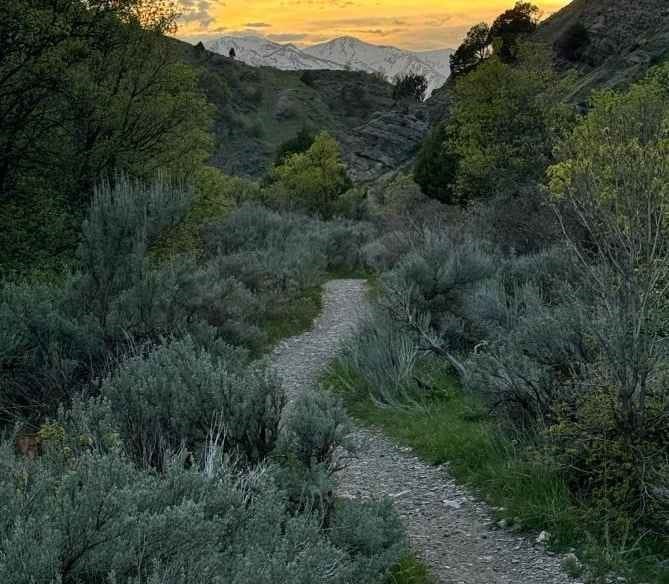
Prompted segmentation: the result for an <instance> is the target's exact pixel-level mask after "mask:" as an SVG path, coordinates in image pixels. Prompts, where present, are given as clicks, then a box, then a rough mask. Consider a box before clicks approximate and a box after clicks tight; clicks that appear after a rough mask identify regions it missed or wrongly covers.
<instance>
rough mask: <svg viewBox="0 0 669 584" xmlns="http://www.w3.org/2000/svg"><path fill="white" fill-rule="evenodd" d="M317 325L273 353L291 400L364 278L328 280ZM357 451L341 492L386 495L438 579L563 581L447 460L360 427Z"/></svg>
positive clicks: (335, 342) (332, 339) (321, 357)
mask: <svg viewBox="0 0 669 584" xmlns="http://www.w3.org/2000/svg"><path fill="white" fill-rule="evenodd" d="M323 304H324V306H323V313H322V315H321V316H320V317H319V318H318V319H317V320H316V322H315V323H314V328H313V329H312V330H311V331H309V332H307V333H304V334H303V335H300V336H297V337H293V338H291V339H287V340H285V341H283V342H282V343H281V344H280V345H279V346H278V347H277V348H276V349H275V350H274V352H273V353H272V363H273V367H274V369H275V371H276V372H277V373H278V375H279V376H280V377H281V379H282V381H283V384H284V387H285V389H286V392H287V394H288V398H289V400H292V399H294V398H295V397H296V396H297V395H298V394H299V392H300V391H302V390H304V388H306V387H308V386H312V385H314V384H316V383H317V380H318V376H319V375H320V374H321V372H322V371H323V368H324V367H326V366H327V364H328V363H329V362H330V361H331V359H332V358H333V357H334V355H335V354H336V351H337V348H338V346H340V344H341V342H342V341H344V340H345V339H346V338H347V337H349V336H350V335H352V334H353V333H354V331H355V327H356V325H357V324H358V323H359V322H360V320H361V318H362V317H363V315H364V313H365V311H366V310H367V307H368V305H367V301H366V283H365V281H364V280H333V281H331V282H329V283H328V284H326V286H325V297H324V303H323ZM354 440H355V442H356V445H357V447H358V448H357V452H358V454H357V457H356V459H355V460H353V461H351V462H350V464H349V466H348V467H347V468H346V469H345V470H343V471H342V472H341V473H340V476H339V494H340V495H341V496H343V497H354V498H363V499H364V498H368V497H377V498H378V497H381V496H384V495H385V496H388V497H390V498H392V499H393V501H394V505H395V508H396V509H397V511H398V512H399V513H400V515H401V516H402V519H403V521H404V524H405V526H406V529H407V532H408V534H409V540H410V542H411V546H412V548H413V550H414V551H415V553H416V554H417V555H418V557H420V558H421V559H422V560H423V561H424V562H425V563H426V564H427V566H429V568H430V570H431V572H432V574H433V576H434V577H435V579H436V580H437V582H439V583H440V584H566V583H569V582H572V583H573V580H571V579H570V578H568V577H567V576H566V575H564V574H563V573H562V571H561V569H560V563H561V561H560V557H558V556H556V555H552V554H551V553H549V552H547V551H546V550H544V548H543V546H541V545H539V544H535V543H534V541H533V540H530V539H527V538H526V537H523V536H521V535H518V534H515V533H513V532H511V531H509V530H505V529H499V528H497V527H496V523H495V520H494V517H493V515H492V513H491V510H490V508H489V507H488V506H487V505H486V504H485V503H483V502H481V501H480V500H478V499H477V498H476V497H474V496H472V495H471V494H469V493H468V492H467V491H466V490H465V489H463V488H461V487H459V486H458V485H456V484H455V481H454V480H453V479H452V478H451V476H450V475H449V472H448V469H447V466H446V465H442V466H440V467H435V466H431V465H428V464H426V463H424V462H423V461H421V460H420V459H419V458H417V457H416V456H415V455H413V454H412V451H411V449H410V448H406V447H402V446H398V445H397V444H395V443H394V442H393V441H392V440H391V439H389V438H387V437H386V436H384V435H383V434H382V433H381V432H380V431H378V430H369V429H365V428H357V429H356V431H355V433H354Z"/></svg>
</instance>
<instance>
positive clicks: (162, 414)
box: [101, 337, 284, 468]
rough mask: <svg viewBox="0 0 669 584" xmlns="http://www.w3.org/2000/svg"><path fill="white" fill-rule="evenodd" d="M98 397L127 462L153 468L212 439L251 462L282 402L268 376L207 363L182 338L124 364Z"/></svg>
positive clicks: (267, 447) (267, 444)
mask: <svg viewBox="0 0 669 584" xmlns="http://www.w3.org/2000/svg"><path fill="white" fill-rule="evenodd" d="M101 393H102V395H103V396H104V397H106V398H107V399H109V401H110V402H111V404H112V407H113V410H114V414H115V416H116V419H117V421H118V424H119V428H120V429H121V434H122V437H123V439H124V441H125V443H126V444H127V445H128V448H129V452H130V453H131V455H132V457H133V459H134V460H136V461H138V462H140V463H143V464H147V465H151V466H158V467H160V468H162V467H164V466H165V464H166V461H167V459H166V457H169V456H172V455H173V454H174V453H175V452H177V451H179V450H180V449H182V448H185V449H187V450H189V451H192V452H199V451H201V449H202V448H204V447H205V446H206V445H207V441H208V440H214V439H215V437H216V436H219V435H220V436H219V437H220V439H221V440H222V445H223V447H224V448H225V449H226V450H227V451H229V452H233V453H235V454H238V455H239V456H241V457H243V459H244V460H245V461H246V462H248V463H252V464H257V463H258V462H260V461H262V460H263V459H264V458H266V457H267V456H268V455H269V453H270V452H271V451H272V450H273V448H274V446H275V443H276V441H277V439H278V427H279V419H280V417H281V412H282V409H283V405H284V396H283V393H282V390H281V389H280V388H279V385H278V383H277V382H276V381H275V380H274V379H272V377H271V376H270V375H269V374H267V373H266V372H263V371H262V370H260V369H254V368H251V369H247V370H245V369H243V368H240V366H239V364H238V363H236V362H234V361H232V362H230V361H224V360H223V359H222V358H220V357H219V358H213V357H212V356H211V355H209V353H207V352H206V351H204V350H203V349H198V348H197V347H196V346H195V344H194V343H193V341H192V340H191V339H190V338H189V337H186V338H184V339H183V340H181V341H173V342H171V343H169V344H167V345H165V346H163V347H160V348H158V349H156V350H155V351H153V352H151V353H150V354H149V355H148V356H146V357H142V356H137V357H135V358H132V359H130V360H127V361H126V362H124V363H123V365H122V366H121V367H120V368H119V370H118V371H117V372H116V373H114V374H113V375H112V376H111V377H109V378H107V380H106V381H105V382H104V383H103V385H102V388H101Z"/></svg>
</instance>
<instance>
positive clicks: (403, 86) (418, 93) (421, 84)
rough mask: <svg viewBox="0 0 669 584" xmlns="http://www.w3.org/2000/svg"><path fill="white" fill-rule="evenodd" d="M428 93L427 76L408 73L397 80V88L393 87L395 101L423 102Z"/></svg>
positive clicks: (399, 76)
mask: <svg viewBox="0 0 669 584" xmlns="http://www.w3.org/2000/svg"><path fill="white" fill-rule="evenodd" d="M426 93H427V79H426V78H425V75H420V74H419V73H407V74H405V75H398V76H397V77H396V78H395V86H394V87H393V99H395V100H398V101H399V100H403V99H409V100H412V101H418V102H421V101H423V100H424V99H425V94H426Z"/></svg>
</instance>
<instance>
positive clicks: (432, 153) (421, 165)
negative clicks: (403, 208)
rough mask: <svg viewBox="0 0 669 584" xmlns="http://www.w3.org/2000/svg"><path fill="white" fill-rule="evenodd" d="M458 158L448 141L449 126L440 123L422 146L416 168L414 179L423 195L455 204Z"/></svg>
mask: <svg viewBox="0 0 669 584" xmlns="http://www.w3.org/2000/svg"><path fill="white" fill-rule="evenodd" d="M457 169H458V159H457V156H456V155H455V154H454V153H453V152H452V150H451V145H450V143H449V140H448V125H447V124H446V123H443V122H442V123H440V124H438V125H437V126H435V128H434V129H433V130H432V131H431V132H430V134H429V135H428V136H427V138H425V140H424V141H423V144H422V145H421V148H420V151H419V152H418V158H417V159H416V166H415V168H414V179H415V180H416V182H417V183H418V184H419V185H420V188H421V190H422V191H423V193H425V194H426V195H428V196H429V197H432V198H433V199H437V200H438V201H441V202H442V203H446V204H452V203H455V202H456V200H455V188H454V187H455V179H456V174H457Z"/></svg>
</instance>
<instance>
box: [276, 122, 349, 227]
mask: <svg viewBox="0 0 669 584" xmlns="http://www.w3.org/2000/svg"><path fill="white" fill-rule="evenodd" d="M272 176H273V179H274V181H275V186H276V187H278V188H279V190H280V191H281V193H280V197H282V198H283V199H284V200H285V201H286V202H288V204H289V205H295V206H297V207H298V208H301V209H304V210H306V211H308V212H310V213H315V214H318V215H322V216H323V217H330V216H332V214H333V212H334V207H335V204H336V202H337V199H338V198H339V197H340V196H341V195H342V194H344V193H345V192H346V191H347V190H348V189H349V188H351V186H352V183H351V180H350V179H349V177H348V175H347V174H346V167H345V165H344V163H343V161H342V158H341V149H340V147H339V144H337V141H336V140H335V139H334V138H332V137H331V136H330V135H329V134H328V133H327V132H321V133H320V134H319V135H318V136H317V137H316V139H315V140H314V143H313V144H312V146H311V148H309V150H307V151H306V152H304V153H302V154H293V155H292V156H290V157H288V159H286V161H285V162H284V163H283V164H281V165H279V166H277V167H275V168H274V170H273V171H272Z"/></svg>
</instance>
